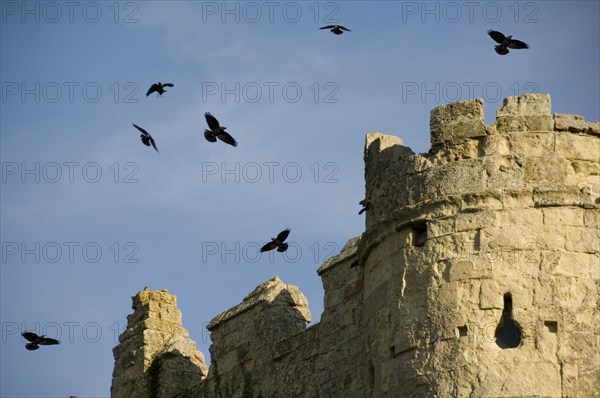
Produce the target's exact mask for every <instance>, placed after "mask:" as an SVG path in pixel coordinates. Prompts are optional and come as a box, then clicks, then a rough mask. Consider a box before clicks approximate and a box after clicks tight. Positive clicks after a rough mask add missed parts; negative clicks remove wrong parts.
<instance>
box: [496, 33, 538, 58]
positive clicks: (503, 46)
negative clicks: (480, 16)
mask: <svg viewBox="0 0 600 398" xmlns="http://www.w3.org/2000/svg"><path fill="white" fill-rule="evenodd" d="M488 35H490V37H491V38H492V39H494V41H495V42H496V43H500V45H499V46H495V47H494V49H495V50H496V52H497V53H498V54H500V55H506V54H508V49H509V48H513V49H517V50H520V49H523V48H529V45H528V44H527V43H524V42H522V41H520V40H514V39H513V38H512V36H504V35H503V34H502V33H500V32H497V31H495V30H491V29H490V30H488Z"/></svg>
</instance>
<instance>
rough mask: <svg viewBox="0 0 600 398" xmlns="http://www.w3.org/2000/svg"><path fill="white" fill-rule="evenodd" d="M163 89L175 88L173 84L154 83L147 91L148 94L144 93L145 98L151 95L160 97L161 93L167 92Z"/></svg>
mask: <svg viewBox="0 0 600 398" xmlns="http://www.w3.org/2000/svg"><path fill="white" fill-rule="evenodd" d="M165 87H175V85H174V84H173V83H161V82H158V83H154V84H153V85H152V86H150V88H149V89H148V92H147V93H146V97H147V96H149V95H150V94H152V93H158V96H159V97H162V95H163V93H164V92H165V91H167V90H165Z"/></svg>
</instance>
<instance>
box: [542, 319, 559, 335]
mask: <svg viewBox="0 0 600 398" xmlns="http://www.w3.org/2000/svg"><path fill="white" fill-rule="evenodd" d="M544 326H546V329H548V331H549V332H550V333H556V332H558V323H556V321H544Z"/></svg>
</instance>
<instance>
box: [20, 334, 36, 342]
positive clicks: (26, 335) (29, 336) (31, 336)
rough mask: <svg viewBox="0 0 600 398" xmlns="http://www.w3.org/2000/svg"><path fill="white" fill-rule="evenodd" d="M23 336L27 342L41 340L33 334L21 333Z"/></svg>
mask: <svg viewBox="0 0 600 398" xmlns="http://www.w3.org/2000/svg"><path fill="white" fill-rule="evenodd" d="M21 336H23V337H24V338H25V340H28V341H36V340H37V339H38V338H39V336H38V335H37V334H35V333H33V332H25V333H21Z"/></svg>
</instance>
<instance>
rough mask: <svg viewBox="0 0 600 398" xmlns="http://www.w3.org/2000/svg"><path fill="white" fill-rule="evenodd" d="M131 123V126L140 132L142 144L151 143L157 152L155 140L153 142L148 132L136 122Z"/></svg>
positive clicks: (147, 144)
mask: <svg viewBox="0 0 600 398" xmlns="http://www.w3.org/2000/svg"><path fill="white" fill-rule="evenodd" d="M132 124H133V127H135V128H136V129H138V130H139V131H140V132H141V133H142V134H141V135H140V138H141V139H142V142H143V143H144V145H146V146H150V145H152V147H153V148H154V149H156V152H158V148H157V147H156V142H154V138H152V136H151V135H150V133H149V132H147V131H146V130H145V129H143V128H141V127H140V126H138V125H137V124H135V123H132Z"/></svg>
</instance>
